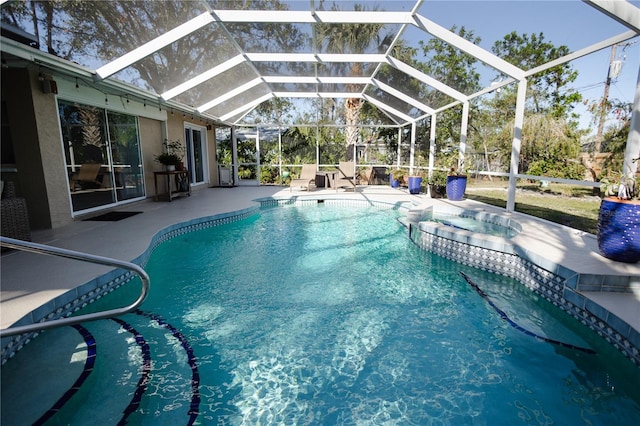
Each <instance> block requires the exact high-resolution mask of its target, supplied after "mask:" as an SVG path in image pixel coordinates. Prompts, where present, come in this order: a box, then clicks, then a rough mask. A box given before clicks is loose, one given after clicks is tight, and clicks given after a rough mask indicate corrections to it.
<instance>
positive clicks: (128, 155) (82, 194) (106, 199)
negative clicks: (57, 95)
mask: <svg viewBox="0 0 640 426" xmlns="http://www.w3.org/2000/svg"><path fill="white" fill-rule="evenodd" d="M58 111H59V115H60V125H61V133H62V138H63V146H64V154H65V160H66V172H67V176H68V179H69V191H70V197H71V204H72V206H73V211H74V212H81V211H87V210H93V209H98V208H101V207H104V206H109V205H113V204H117V203H119V202H121V201H125V200H129V199H133V198H139V197H143V196H144V193H145V190H144V179H143V176H142V172H143V171H142V161H141V159H142V155H141V153H140V138H139V134H138V122H137V118H136V117H135V116H132V115H127V114H121V113H115V112H111V111H107V110H105V109H103V108H97V107H92V106H88V105H81V104H77V103H71V102H66V101H59V103H58Z"/></svg>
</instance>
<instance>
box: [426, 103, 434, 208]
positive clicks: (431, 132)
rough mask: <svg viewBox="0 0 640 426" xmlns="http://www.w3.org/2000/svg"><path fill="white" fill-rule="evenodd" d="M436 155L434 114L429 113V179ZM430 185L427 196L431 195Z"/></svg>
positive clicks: (431, 176) (431, 175)
mask: <svg viewBox="0 0 640 426" xmlns="http://www.w3.org/2000/svg"><path fill="white" fill-rule="evenodd" d="M435 157H436V115H435V114H431V128H430V129H429V179H428V181H431V179H432V178H433V166H434V165H435ZM430 190H431V186H429V185H427V193H428V196H429V197H431V193H430V192H429V191H430Z"/></svg>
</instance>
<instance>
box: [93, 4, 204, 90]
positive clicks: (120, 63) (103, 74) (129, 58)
mask: <svg viewBox="0 0 640 426" xmlns="http://www.w3.org/2000/svg"><path fill="white" fill-rule="evenodd" d="M213 21H214V19H213V16H211V14H210V13H209V12H205V13H201V14H200V15H198V16H196V17H195V18H193V19H190V20H189V21H187V22H185V23H184V24H182V25H178V26H177V27H176V28H174V29H172V30H170V31H167V32H166V33H164V34H162V35H161V36H159V37H156V38H154V39H153V40H151V41H149V42H147V43H145V44H143V45H142V46H140V47H138V48H136V49H133V50H132V51H130V52H129V53H125V54H124V55H122V56H120V57H119V58H118V59H115V60H113V61H111V62H109V63H108V64H106V65H103V66H102V67H100V68H98V69H97V70H96V76H97V78H98V79H101V80H102V79H105V78H107V77H109V76H111V75H113V74H115V73H117V72H119V71H122V70H123V69H125V68H126V67H128V66H129V65H131V64H134V63H135V62H138V61H139V60H141V59H143V58H145V57H147V56H149V55H151V54H153V53H155V52H157V51H158V50H160V49H162V48H163V47H165V46H168V45H170V44H171V43H173V42H175V41H177V40H179V39H181V38H183V37H185V36H187V35H189V34H191V33H192V32H194V31H197V30H199V29H200V28H202V27H204V26H206V25H209V24H210V23H212V22H213Z"/></svg>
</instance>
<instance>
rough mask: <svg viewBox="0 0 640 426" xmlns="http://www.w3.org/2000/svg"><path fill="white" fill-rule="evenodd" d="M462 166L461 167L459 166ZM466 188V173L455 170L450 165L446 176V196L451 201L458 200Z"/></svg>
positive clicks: (462, 196)
mask: <svg viewBox="0 0 640 426" xmlns="http://www.w3.org/2000/svg"><path fill="white" fill-rule="evenodd" d="M460 168H462V167H460ZM466 190H467V174H466V173H460V172H458V171H456V169H455V167H452V168H451V170H450V171H449V175H448V176H447V198H448V199H450V200H451V201H460V200H462V199H463V198H464V192H465V191H466Z"/></svg>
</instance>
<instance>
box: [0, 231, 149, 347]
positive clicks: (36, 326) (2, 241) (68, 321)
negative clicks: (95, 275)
mask: <svg viewBox="0 0 640 426" xmlns="http://www.w3.org/2000/svg"><path fill="white" fill-rule="evenodd" d="M0 246H2V247H8V248H13V249H16V250H22V251H28V252H32V253H38V254H46V255H50V256H59V257H64V258H67V259H75V260H80V261H83V262H90V263H97V264H100V265H107V266H117V267H120V268H124V269H128V270H130V271H132V272H134V273H136V274H137V275H138V276H139V277H140V280H141V281H142V291H141V292H140V296H139V297H138V299H137V300H136V301H135V302H133V303H132V304H131V305H129V306H125V307H122V308H116V309H110V310H107V311H102V312H93V313H90V314H84V315H79V316H77V317H67V318H59V319H55V320H51V321H46V322H37V323H33V324H27V325H22V326H16V327H9V328H5V329H2V330H0V337H7V336H15V335H17V334H24V333H31V332H35V331H41V330H48V329H51V328H56V327H61V326H64V325H72V324H79V323H81V322H87V321H95V320H98V319H104V318H112V317H116V316H118V315H123V314H126V313H129V312H131V311H133V310H134V309H136V308H137V307H138V306H140V305H141V304H142V302H144V300H145V299H146V298H147V295H148V294H149V275H147V273H146V272H145V271H144V269H142V268H141V267H140V266H138V265H136V264H134V263H131V262H124V261H122V260H117V259H110V258H108V257H102V256H96V255H93V254H88V253H81V252H77V251H73V250H67V249H63V248H59V247H52V246H47V245H44V244H38V243H32V242H29V241H22V240H16V239H14V238H8V237H0Z"/></svg>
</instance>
